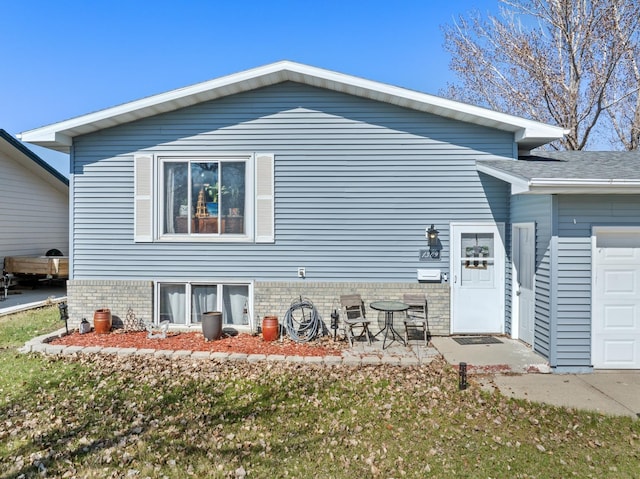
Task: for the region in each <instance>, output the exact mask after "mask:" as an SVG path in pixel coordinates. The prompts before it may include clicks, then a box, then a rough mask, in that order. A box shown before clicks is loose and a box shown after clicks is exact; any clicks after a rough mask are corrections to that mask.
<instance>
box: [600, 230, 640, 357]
mask: <svg viewBox="0 0 640 479" xmlns="http://www.w3.org/2000/svg"><path fill="white" fill-rule="evenodd" d="M593 261H594V265H593V266H594V274H595V282H594V290H593V317H592V319H593V323H592V334H593V338H592V340H593V341H592V362H593V365H594V367H596V368H613V369H638V368H640V229H636V230H634V232H630V231H625V232H619V231H618V232H615V231H614V232H604V233H602V232H600V231H598V232H597V234H596V248H595V250H594V256H593Z"/></svg>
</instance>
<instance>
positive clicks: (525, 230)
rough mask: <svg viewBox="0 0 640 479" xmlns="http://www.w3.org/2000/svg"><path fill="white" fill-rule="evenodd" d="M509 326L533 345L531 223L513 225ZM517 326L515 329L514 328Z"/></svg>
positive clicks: (532, 224)
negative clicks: (511, 293) (511, 315)
mask: <svg viewBox="0 0 640 479" xmlns="http://www.w3.org/2000/svg"><path fill="white" fill-rule="evenodd" d="M511 238H512V243H513V269H514V274H513V319H514V324H513V328H514V330H515V331H516V332H517V335H518V336H517V337H518V339H520V340H521V341H524V342H525V343H527V344H530V345H532V346H533V337H534V324H535V256H536V241H535V224H534V223H518V224H514V225H513V234H512V236H511ZM516 328H517V329H516Z"/></svg>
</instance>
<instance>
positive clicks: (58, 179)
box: [0, 128, 69, 192]
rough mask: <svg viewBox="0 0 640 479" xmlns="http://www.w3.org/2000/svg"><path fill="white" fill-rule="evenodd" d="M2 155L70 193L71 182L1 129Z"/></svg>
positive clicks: (0, 147)
mask: <svg viewBox="0 0 640 479" xmlns="http://www.w3.org/2000/svg"><path fill="white" fill-rule="evenodd" d="M0 154H5V155H7V156H8V157H10V158H13V159H14V160H16V161H18V162H19V163H20V164H22V165H23V166H24V167H26V168H27V169H29V170H30V171H32V172H33V173H34V174H36V175H38V176H40V177H41V178H43V179H44V180H45V181H47V182H49V183H51V184H52V185H53V186H54V187H56V188H57V189H59V190H63V191H65V192H68V191H69V180H68V179H67V178H66V177H65V176H64V175H63V174H61V173H60V172H59V171H58V170H56V169H55V168H53V167H52V166H51V165H49V164H48V163H47V162H46V161H44V160H43V159H42V158H40V157H39V156H38V155H36V154H35V153H34V152H33V151H31V150H30V149H29V148H27V147H26V146H24V145H23V144H22V143H20V142H19V141H18V140H16V139H15V138H14V137H13V136H11V135H10V134H9V133H7V132H6V131H5V130H3V129H1V128H0Z"/></svg>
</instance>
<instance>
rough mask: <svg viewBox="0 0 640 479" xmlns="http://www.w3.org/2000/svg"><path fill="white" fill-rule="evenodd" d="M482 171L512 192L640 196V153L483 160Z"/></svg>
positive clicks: (565, 153) (544, 154)
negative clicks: (505, 184)
mask: <svg viewBox="0 0 640 479" xmlns="http://www.w3.org/2000/svg"><path fill="white" fill-rule="evenodd" d="M476 168H477V170H478V171H481V172H482V173H486V174H488V175H491V176H493V177H495V178H498V179H500V180H503V181H506V182H507V183H510V184H511V193H512V194H519V193H531V194H554V193H567V194H574V193H589V194H602V193H618V194H620V193H625V194H626V193H632V194H637V193H640V151H555V152H539V153H536V154H533V155H528V156H522V157H520V158H519V159H518V160H486V161H485V160H480V161H478V162H477V164H476Z"/></svg>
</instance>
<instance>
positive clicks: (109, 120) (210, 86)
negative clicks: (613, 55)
mask: <svg viewBox="0 0 640 479" xmlns="http://www.w3.org/2000/svg"><path fill="white" fill-rule="evenodd" d="M286 81H293V82H298V83H303V84H306V85H311V86H314V87H318V88H325V89H329V90H335V91H338V92H343V93H347V94H350V95H354V96H358V97H363V98H369V99H372V100H376V101H381V102H385V103H391V104H394V105H398V106H401V107H404V108H411V109H414V110H419V111H424V112H427V113H433V114H435V115H440V116H443V117H447V118H452V119H455V120H460V121H464V122H469V123H474V124H477V125H482V126H486V127H489V128H496V129H498V130H504V131H509V132H513V133H514V137H515V141H516V142H517V143H518V145H519V149H520V150H527V151H528V150H531V149H532V148H535V147H538V146H541V145H544V144H546V143H548V142H550V141H553V140H557V139H559V138H562V137H563V136H564V134H565V133H566V131H565V130H563V129H562V128H559V127H556V126H551V125H547V124H544V123H540V122H537V121H532V120H526V119H523V118H519V117H516V116H512V115H507V114H505V113H499V112H496V111H492V110H488V109H486V108H481V107H477V106H473V105H468V104H465V103H460V102H457V101H453V100H447V99H444V98H440V97H437V96H433V95H428V94H425V93H420V92H416V91H413V90H407V89H405V88H399V87H395V86H391V85H387V84H384V83H379V82H375V81H370V80H365V79H363V78H358V77H354V76H350V75H345V74H342V73H337V72H333V71H329V70H324V69H321V68H316V67H311V66H308V65H302V64H300V63H294V62H290V61H281V62H276V63H272V64H269V65H265V66H262V67H258V68H254V69H251V70H246V71H243V72H240V73H235V74H232V75H228V76H224V77H221V78H217V79H214V80H210V81H206V82H203V83H198V84H196V85H191V86H188V87H184V88H179V89H177V90H172V91H169V92H166V93H161V94H159V95H154V96H150V97H147V98H143V99H141V100H137V101H132V102H129V103H125V104H122V105H118V106H115V107H112V108H107V109H105V110H100V111H97V112H94V113H89V114H87V115H83V116H79V117H76V118H72V119H69V120H65V121H62V122H59V123H54V124H52V125H48V126H43V127H41V128H36V129H34V130H30V131H26V132H24V133H23V134H22V136H21V139H22V140H23V141H26V142H30V143H34V144H36V145H40V146H44V147H47V148H51V149H53V150H58V151H62V152H65V153H68V152H69V148H70V146H71V144H72V142H73V138H74V137H76V136H79V135H84V134H87V133H92V132H95V131H98V130H102V129H104V128H110V127H113V126H116V125H121V124H124V123H128V122H131V121H135V120H139V119H141V118H146V117H150V116H153V115H158V114H161V113H166V112H170V111H174V110H177V109H179V108H184V107H187V106H190V105H194V104H197V103H201V102H205V101H209V100H214V99H216V98H222V97H225V96H229V95H235V94H237V93H240V92H244V91H249V90H254V89H258V88H263V87H266V86H269V85H274V84H277V83H282V82H286Z"/></svg>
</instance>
